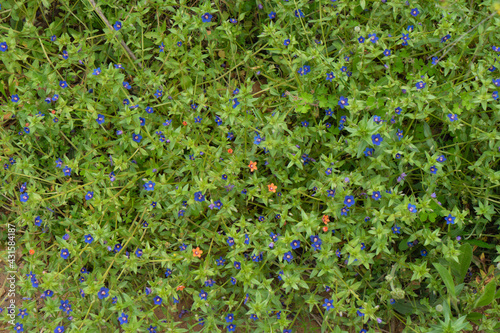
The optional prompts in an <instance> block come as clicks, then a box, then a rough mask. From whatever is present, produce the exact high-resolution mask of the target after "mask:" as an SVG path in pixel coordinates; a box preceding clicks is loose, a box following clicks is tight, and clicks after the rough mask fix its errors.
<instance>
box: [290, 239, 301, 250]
mask: <svg viewBox="0 0 500 333" xmlns="http://www.w3.org/2000/svg"><path fill="white" fill-rule="evenodd" d="M290 246H291V247H292V249H294V250H295V249H298V248H299V247H300V241H299V240H294V241H292V242H291V243H290Z"/></svg>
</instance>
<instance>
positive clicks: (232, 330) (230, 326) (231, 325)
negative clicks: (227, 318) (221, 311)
mask: <svg viewBox="0 0 500 333" xmlns="http://www.w3.org/2000/svg"><path fill="white" fill-rule="evenodd" d="M235 329H236V325H234V324H230V325H228V326H227V331H228V332H234V330H235Z"/></svg>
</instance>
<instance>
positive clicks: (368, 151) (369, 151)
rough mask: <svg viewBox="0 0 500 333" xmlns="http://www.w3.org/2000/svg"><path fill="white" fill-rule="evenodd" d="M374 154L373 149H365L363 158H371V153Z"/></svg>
mask: <svg viewBox="0 0 500 333" xmlns="http://www.w3.org/2000/svg"><path fill="white" fill-rule="evenodd" d="M374 152H375V149H373V148H368V147H367V148H366V149H365V151H364V153H365V156H366V157H368V156H373V153H374Z"/></svg>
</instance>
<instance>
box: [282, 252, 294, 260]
mask: <svg viewBox="0 0 500 333" xmlns="http://www.w3.org/2000/svg"><path fill="white" fill-rule="evenodd" d="M292 259H293V255H292V252H290V251H288V252H287V253H285V254H284V255H283V260H286V261H288V262H291V261H292Z"/></svg>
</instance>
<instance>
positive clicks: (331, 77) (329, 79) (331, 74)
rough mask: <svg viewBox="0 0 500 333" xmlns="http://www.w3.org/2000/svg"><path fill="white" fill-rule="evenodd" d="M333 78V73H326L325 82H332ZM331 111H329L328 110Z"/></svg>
mask: <svg viewBox="0 0 500 333" xmlns="http://www.w3.org/2000/svg"><path fill="white" fill-rule="evenodd" d="M334 78H335V75H333V72H330V73H326V80H327V81H332V80H333V79H334ZM328 110H330V111H331V109H328Z"/></svg>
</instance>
